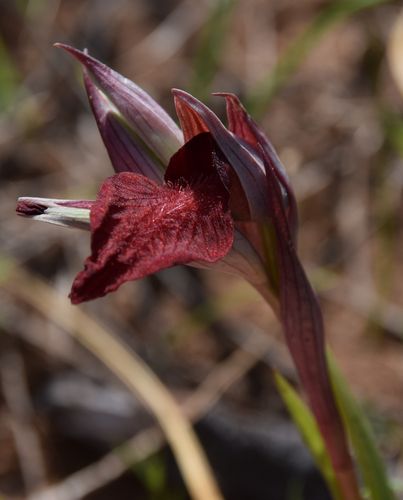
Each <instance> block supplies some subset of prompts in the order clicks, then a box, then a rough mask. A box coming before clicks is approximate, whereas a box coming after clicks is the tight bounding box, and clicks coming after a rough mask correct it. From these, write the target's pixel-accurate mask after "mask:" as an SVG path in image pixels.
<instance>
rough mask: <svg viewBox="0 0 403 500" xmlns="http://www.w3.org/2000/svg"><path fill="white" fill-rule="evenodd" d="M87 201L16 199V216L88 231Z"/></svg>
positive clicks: (88, 203)
mask: <svg viewBox="0 0 403 500" xmlns="http://www.w3.org/2000/svg"><path fill="white" fill-rule="evenodd" d="M93 203H94V202H93V201H89V200H57V199H52V198H29V197H21V198H18V202H17V208H16V211H17V214H18V215H21V216H23V217H29V218H31V219H34V220H39V221H42V222H48V223H50V224H56V225H58V226H64V227H75V228H78V229H87V230H89V229H90V209H91V206H92V204H93Z"/></svg>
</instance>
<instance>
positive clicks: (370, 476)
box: [328, 352, 395, 500]
mask: <svg viewBox="0 0 403 500" xmlns="http://www.w3.org/2000/svg"><path fill="white" fill-rule="evenodd" d="M328 365H329V372H330V377H331V379H332V383H333V389H334V393H335V396H336V400H337V403H338V405H339V409H340V412H341V414H342V417H343V420H344V424H345V426H346V428H347V431H348V434H349V436H350V440H351V443H352V446H353V449H354V454H355V457H356V459H357V463H358V466H359V468H360V471H361V474H362V478H363V481H364V486H365V490H366V493H367V494H368V498H370V499H371V500H394V499H395V496H394V494H393V492H392V488H391V486H390V485H389V482H388V478H387V474H386V470H385V466H384V464H383V460H382V458H381V456H380V455H379V453H378V450H377V448H376V445H375V440H374V436H373V434H372V430H371V427H370V425H369V422H368V420H367V418H366V417H365V415H364V413H363V412H362V410H361V408H360V407H359V405H358V404H357V402H356V401H355V400H354V397H353V396H352V394H351V392H350V390H349V389H348V387H347V384H346V382H345V380H344V379H343V377H342V375H341V373H340V371H339V369H338V368H337V366H336V363H335V361H334V359H333V357H332V356H331V354H330V353H329V352H328Z"/></svg>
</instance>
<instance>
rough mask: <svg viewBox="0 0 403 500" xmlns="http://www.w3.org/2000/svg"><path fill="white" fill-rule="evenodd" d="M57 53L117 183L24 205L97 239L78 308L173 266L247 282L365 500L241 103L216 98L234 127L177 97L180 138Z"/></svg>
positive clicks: (274, 192)
mask: <svg viewBox="0 0 403 500" xmlns="http://www.w3.org/2000/svg"><path fill="white" fill-rule="evenodd" d="M58 46H59V47H62V48H64V49H65V50H67V51H68V52H69V53H70V54H72V55H73V56H74V57H76V58H77V59H78V60H79V61H80V62H81V63H82V65H83V66H84V82H85V87H86V91H87V94H88V97H89V100H90V103H91V107H92V111H93V113H94V116H95V119H96V122H97V125H98V128H99V131H100V134H101V136H102V139H103V141H104V144H105V146H106V149H107V151H108V153H109V156H110V159H111V162H112V165H113V167H114V169H115V171H116V172H117V173H116V175H114V176H113V177H110V178H109V179H107V180H106V181H105V182H104V183H103V185H102V186H101V189H100V191H99V194H98V197H97V199H96V201H92V202H91V201H85V200H78V201H72V202H69V201H67V200H53V199H41V198H20V199H19V203H18V206H17V213H18V214H19V215H24V216H27V217H33V218H34V219H38V220H44V221H46V222H52V223H56V224H61V225H65V226H74V227H86V228H90V229H91V250H92V252H91V255H90V256H89V257H88V258H87V260H86V262H85V266H84V270H83V271H81V272H80V273H79V274H78V276H77V277H76V279H75V281H74V283H73V287H72V291H71V295H70V297H71V300H72V302H73V303H80V302H83V301H85V300H90V299H93V298H96V297H100V296H102V295H105V294H107V293H109V292H111V291H113V290H116V289H117V288H118V287H119V286H120V285H121V284H122V283H124V282H126V281H129V280H134V279H139V278H141V277H144V276H146V275H148V274H151V273H154V272H156V271H158V270H159V269H162V268H165V267H169V266H173V265H175V264H193V265H194V264H197V265H200V266H201V267H210V266H215V268H217V269H224V270H230V271H231V272H235V273H237V274H238V275H240V276H242V277H244V278H246V279H247V280H248V281H249V282H251V283H252V284H253V285H254V286H255V287H256V288H257V289H258V290H259V291H260V292H261V293H262V294H263V295H264V297H265V298H266V299H267V300H268V301H269V302H270V303H271V305H272V306H273V308H274V310H275V311H276V313H277V314H278V316H279V318H280V320H281V322H282V324H283V326H284V330H285V336H286V339H287V344H288V346H289V349H290V352H291V355H292V357H293V359H294V362H295V365H296V367H297V370H298V373H299V375H300V378H301V382H302V384H303V386H304V388H305V390H306V393H307V396H308V399H309V402H310V405H311V408H312V411H313V412H314V414H315V416H316V419H317V421H318V424H319V427H320V429H321V431H322V434H323V437H324V439H325V441H326V444H327V447H328V451H329V454H330V456H331V459H332V462H333V466H334V470H335V473H336V475H337V478H338V480H339V483H340V485H341V488H342V491H343V492H344V493H345V498H346V499H349V500H350V499H354V500H355V499H357V498H359V494H358V490H357V485H356V480H355V476H354V471H353V466H352V462H351V457H350V455H349V451H348V445H347V442H346V437H345V434H344V430H343V426H342V423H341V420H340V417H339V415H338V412H337V409H336V405H335V402H334V398H333V394H332V390H331V385H330V381H329V376H328V373H327V368H326V359H325V353H324V331H323V320H322V315H321V311H320V308H319V304H318V302H317V299H316V297H315V294H314V292H313V290H312V288H311V286H310V284H309V281H308V279H307V277H306V275H305V273H304V270H303V268H302V265H301V263H300V261H299V258H298V255H297V252H296V239H297V225H298V217H297V207H296V202H295V198H294V194H293V191H292V189H291V187H290V185H289V183H288V179H287V175H286V173H285V170H284V168H283V167H282V165H281V163H280V160H279V158H278V156H277V155H276V153H275V151H274V149H273V147H272V145H271V144H270V142H269V141H268V140H267V138H266V137H265V135H264V134H263V132H262V131H261V130H260V129H259V128H258V126H257V125H256V124H255V122H254V121H253V120H252V118H251V117H250V116H249V115H248V114H247V112H246V111H245V109H244V108H243V107H242V105H241V103H240V102H239V100H238V98H237V97H236V96H234V95H232V94H218V95H221V96H224V97H225V99H226V105H227V117H228V128H227V127H225V126H224V125H223V123H222V122H221V121H220V120H219V118H218V117H217V116H216V115H215V114H214V113H213V112H212V111H211V110H210V109H209V108H208V107H207V106H205V105H204V104H203V103H201V102H200V101H198V100H197V99H196V98H194V97H193V96H191V95H190V94H187V93H186V92H184V91H182V90H176V89H175V90H174V91H173V94H174V100H175V106H176V111H177V114H178V117H179V121H180V124H181V128H182V130H180V129H179V127H177V125H176V124H175V123H174V122H173V121H172V119H171V118H170V117H169V116H168V115H167V114H166V112H165V111H164V110H163V109H162V108H161V107H160V106H159V105H158V104H157V103H156V102H155V101H154V100H153V99H152V98H151V97H150V96H149V95H148V94H146V93H145V92H144V91H143V90H142V89H140V88H139V87H137V86H136V85H135V84H134V83H133V82H130V81H128V80H127V79H126V78H124V77H122V76H121V75H119V74H118V73H116V72H115V71H113V70H111V69H110V68H108V67H107V66H105V65H104V64H102V63H101V62H99V61H97V60H96V59H94V58H92V57H90V56H89V55H88V54H86V53H85V52H81V51H79V50H77V49H74V48H72V47H69V46H66V45H62V44H58ZM183 138H184V140H185V143H184V141H183ZM164 171H165V174H164Z"/></svg>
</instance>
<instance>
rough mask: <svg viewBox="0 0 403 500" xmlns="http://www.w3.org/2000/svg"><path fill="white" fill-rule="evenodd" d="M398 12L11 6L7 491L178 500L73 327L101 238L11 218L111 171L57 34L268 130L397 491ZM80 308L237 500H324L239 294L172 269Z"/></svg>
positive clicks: (278, 350) (262, 315)
mask: <svg viewBox="0 0 403 500" xmlns="http://www.w3.org/2000/svg"><path fill="white" fill-rule="evenodd" d="M401 9H402V4H401V2H393V1H387V0H383V1H382V0H351V1H342V0H337V1H325V0H322V1H320V0H299V1H298V2H295V1H292V0H281V1H280V0H248V1H245V0H238V1H237V0H198V1H194V0H166V1H162V0H115V1H114V2H109V1H107V0H80V1H78V0H15V1H13V0H0V113H1V114H0V181H1V182H0V190H1V194H0V206H1V210H0V218H1V233H0V242H1V251H0V252H1V253H0V329H1V335H0V342H1V350H0V393H1V399H0V496H1V498H5V499H20V498H29V499H31V500H53V499H55V500H59V499H60V500H62V499H63V500H72V499H79V498H88V499H94V500H95V499H96V500H98V499H99V500H100V499H111V498H113V499H126V498H127V499H129V498H130V499H132V498H136V499H151V500H161V499H167V500H174V499H183V498H187V494H186V491H185V488H184V486H183V484H182V482H181V479H180V475H179V473H178V471H177V468H176V465H175V462H174V460H173V458H172V455H171V453H170V451H169V449H168V448H167V447H166V446H164V442H163V440H160V441H158V440H157V442H156V441H155V439H153V436H154V434H153V432H152V431H151V432H150V429H154V427H155V421H154V420H153V418H152V417H151V416H150V415H149V414H148V412H147V411H146V410H145V409H144V407H143V405H142V404H141V402H140V401H138V400H137V399H136V398H135V397H134V396H133V394H131V393H130V392H129V391H128V390H127V389H125V388H124V387H123V385H122V384H121V383H120V382H119V381H118V380H117V379H116V378H115V377H114V376H113V375H112V374H111V373H110V371H109V370H108V369H107V368H106V367H105V366H104V365H103V364H102V363H101V362H100V361H99V360H97V358H96V356H94V355H93V354H91V353H90V352H89V351H88V350H85V349H84V348H83V347H81V346H80V345H79V344H78V343H77V342H76V341H75V340H74V338H72V336H71V335H70V333H69V328H68V327H66V323H68V321H66V317H67V316H68V318H69V321H71V322H72V323H74V321H76V319H77V318H76V317H75V312H74V311H75V308H73V307H70V306H68V298H67V296H68V293H69V288H70V286H71V283H72V280H73V278H74V276H75V274H76V273H77V272H78V271H79V270H80V269H81V266H82V262H83V260H84V258H85V257H86V256H87V255H88V253H89V235H88V234H87V233H84V232H81V231H79V230H67V229H61V228H58V227H55V226H48V225H46V224H40V223H35V222H33V221H29V220H24V219H22V218H18V217H17V216H16V215H15V213H14V210H15V200H16V198H17V197H18V196H41V197H54V198H73V199H74V198H76V199H77V198H78V199H79V198H93V197H94V196H95V195H96V192H97V189H98V187H99V185H100V184H101V182H102V181H103V179H104V178H105V177H107V176H109V175H111V173H112V169H111V166H110V163H109V159H108V157H107V154H106V152H105V150H104V147H103V145H102V143H101V140H100V137H99V135H98V130H97V128H96V125H95V123H94V120H93V118H92V116H91V114H90V111H89V107H88V104H87V102H86V97H85V92H84V90H83V87H82V82H81V74H80V69H79V67H78V64H76V63H74V62H73V61H72V60H71V59H70V58H69V56H67V55H66V54H65V53H63V52H62V51H60V50H58V49H56V48H53V47H52V44H53V43H54V42H57V41H58V42H65V43H69V44H71V45H74V46H76V47H78V48H85V47H86V48H88V50H89V52H90V53H91V54H92V55H94V56H95V57H97V58H98V59H101V60H102V61H103V62H105V63H106V64H108V65H109V66H112V67H113V68H114V69H116V70H118V71H119V72H121V73H123V74H124V75H125V76H127V77H129V78H130V79H132V80H134V81H135V82H136V83H137V84H139V85H141V86H142V87H143V88H144V89H146V90H147V91H148V92H149V93H150V94H151V95H152V96H153V97H155V98H156V99H157V100H158V101H159V102H160V103H161V104H162V105H164V106H165V107H166V109H167V110H168V111H169V112H171V113H172V115H173V116H174V110H173V104H172V99H171V95H170V89H171V88H172V87H179V88H183V89H185V90H187V91H190V92H192V93H194V94H195V95H196V96H198V97H199V98H202V99H203V100H205V102H207V103H208V104H209V105H210V106H211V107H212V108H213V109H214V110H215V111H216V112H217V113H218V114H219V115H220V116H223V111H224V109H223V102H222V100H221V99H220V98H217V97H212V96H211V95H210V93H211V92H214V91H216V92H217V91H229V92H235V93H236V94H238V95H239V96H240V98H241V99H242V100H243V102H245V103H246V105H247V107H248V109H249V110H250V111H251V112H252V113H253V115H254V116H255V117H256V118H257V119H258V120H259V121H260V123H261V124H262V127H263V128H264V130H265V131H266V132H267V134H268V136H269V137H270V139H271V141H272V142H273V144H274V146H275V148H276V149H277V151H278V153H279V155H280V157H281V159H282V161H283V163H284V164H285V166H286V168H287V171H288V173H289V175H290V177H291V181H292V184H293V186H294V188H295V192H296V195H297V199H298V202H299V207H300V219H301V225H300V238H299V248H300V254H301V257H302V260H303V262H304V265H305V266H306V268H307V270H308V272H309V275H310V277H311V279H312V281H313V283H314V285H315V287H316V289H317V290H318V294H319V296H320V299H321V303H322V305H323V311H324V315H325V321H326V328H327V335H328V342H329V344H330V345H331V347H332V349H333V351H334V353H335V356H336V358H337V360H338V362H339V364H340V366H341V368H342V370H343V372H344V374H345V376H346V378H347V379H348V381H349V383H350V385H351V388H352V390H353V392H354V393H355V394H356V396H357V398H358V400H359V401H360V402H361V404H362V405H363V407H364V408H365V411H366V414H367V416H368V417H369V419H370V421H371V423H372V426H373V429H374V432H375V435H376V439H377V442H378V445H379V447H380V449H381V451H382V455H383V456H384V458H385V461H386V463H387V465H388V470H389V472H390V475H391V477H392V478H393V481H394V485H395V486H396V489H397V491H403V488H402V487H403V462H402V459H403V454H402V450H403V448H402V447H403V425H402V424H403V263H402V259H401V258H400V256H401V254H402V250H403V233H402V217H403V212H402V197H401V193H402V184H403V100H402V94H401V93H399V87H400V89H401V90H402V91H403V83H402V65H403V27H402V24H403V21H402V16H403V14H402V10H401ZM399 15H400V21H399ZM399 22H400V27H399ZM54 296H57V297H60V296H62V297H63V298H64V299H65V303H66V306H65V307H64V306H63V307H60V309H58V308H55V307H54V306H53V305H52V304H53V302H52V300H53V299H52V297H54ZM61 302H63V300H62V301H61ZM57 303H58V304H59V303H60V300H59V301H58V302H57ZM80 310H82V311H83V312H84V318H89V317H92V318H96V319H97V321H98V322H99V323H100V324H102V325H103V327H104V328H105V329H106V330H107V331H108V332H110V333H111V334H113V335H115V336H117V337H118V338H121V339H123V340H124V341H125V342H126V343H127V344H129V345H130V346H131V347H132V348H133V349H134V350H135V351H136V352H137V353H138V354H139V355H140V356H141V358H142V359H143V360H144V361H145V362H146V363H147V364H148V365H149V366H150V367H152V369H153V370H154V371H155V372H156V373H157V374H158V375H159V377H160V378H161V379H162V380H163V382H164V383H165V384H166V385H167V387H168V388H169V389H170V391H171V392H172V393H173V394H174V396H175V397H176V398H177V400H178V401H181V402H184V401H189V398H190V399H191V398H192V397H193V401H195V402H196V403H195V406H194V408H193V413H192V417H193V418H194V420H195V421H196V422H197V423H196V430H197V432H198V435H199V437H200V439H201V441H202V443H203V446H204V447H205V449H206V452H207V454H208V456H209V458H210V462H211V464H212V467H213V469H214V471H215V473H216V476H217V478H218V480H219V482H220V485H221V487H222V489H223V493H224V496H225V498H226V499H228V500H238V499H239V500H248V499H251V500H259V499H266V500H267V499H269V500H300V499H310V500H314V499H321V500H323V499H326V498H329V497H328V494H327V492H326V489H325V486H324V485H323V483H322V480H321V478H320V477H319V474H318V473H317V472H316V470H315V468H314V466H313V464H312V461H311V458H310V456H309V453H308V452H307V450H306V449H305V447H304V445H303V444H302V443H301V441H300V438H299V436H298V433H297V431H296V430H295V428H294V425H293V424H292V422H290V420H289V417H288V415H287V412H286V410H285V408H284V406H283V404H282V402H281V399H280V398H279V396H278V394H277V392H276V389H275V385H274V383H273V379H272V369H273V368H275V369H278V370H280V371H281V372H282V373H283V374H284V375H285V376H286V377H287V378H288V379H289V380H290V381H292V382H296V377H295V372H294V369H293V367H292V363H291V362H290V359H289V356H288V353H287V350H286V349H285V347H284V344H283V338H282V334H281V331H280V328H279V326H278V323H277V321H276V320H275V318H274V316H273V314H272V312H271V311H270V309H269V307H268V306H266V305H265V303H264V302H263V301H262V300H261V299H260V298H259V296H258V295H257V294H256V292H254V291H253V290H252V289H251V288H250V287H249V286H248V285H247V284H246V283H244V282H242V281H240V280H238V279H236V278H234V277H231V276H226V275H219V274H216V273H214V272H201V271H198V270H195V269H191V268H184V267H183V268H182V267H177V268H173V269H169V270H166V271H163V272H160V273H158V274H156V275H155V276H152V277H150V278H147V279H144V280H141V281H139V282H135V283H128V284H125V285H124V286H123V287H122V288H121V289H120V290H119V291H118V292H116V293H114V294H111V295H109V296H108V297H106V298H103V299H100V300H97V301H95V302H93V303H90V304H86V305H83V306H80ZM66 315H67V316H66ZM77 321H78V320H77ZM84 323H85V322H84ZM83 328H85V324H84V326H83ZM154 437H155V436H154ZM130 443H132V446H130ZM401 498H403V495H402V496H401ZM206 500H208V499H206Z"/></svg>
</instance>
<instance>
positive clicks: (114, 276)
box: [70, 134, 234, 304]
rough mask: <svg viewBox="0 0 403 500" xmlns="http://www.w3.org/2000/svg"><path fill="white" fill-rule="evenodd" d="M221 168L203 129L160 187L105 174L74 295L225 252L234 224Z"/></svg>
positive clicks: (78, 298) (86, 295)
mask: <svg viewBox="0 0 403 500" xmlns="http://www.w3.org/2000/svg"><path fill="white" fill-rule="evenodd" d="M220 168H225V165H224V163H223V162H222V161H221V160H220V159H219V158H218V152H217V151H216V150H215V148H214V145H213V141H212V139H211V137H210V135H209V134H200V135H198V136H196V137H195V138H194V139H192V140H191V141H189V142H187V143H186V144H185V145H184V146H183V147H182V148H181V149H180V150H179V151H178V152H177V153H176V154H175V155H174V156H173V157H172V159H171V161H170V163H169V165H168V168H167V171H166V173H165V183H164V184H162V185H161V184H158V183H156V182H155V181H153V180H151V179H148V178H147V177H145V176H142V175H139V174H134V173H132V172H123V173H120V174H117V175H114V176H113V177H110V178H109V179H107V180H106V181H105V182H104V183H103V185H102V188H101V190H100V192H99V194H98V198H97V200H96V202H95V203H94V205H93V206H92V208H91V233H92V238H91V241H92V243H91V247H92V254H91V256H90V257H88V259H87V260H86V262H85V268H84V270H83V271H81V273H79V275H78V276H77V277H76V279H75V280H74V283H73V287H72V291H71V295H70V297H71V301H72V302H73V303H75V304H77V303H80V302H82V301H83V300H91V299H94V298H96V297H100V296H102V295H105V294H106V293H108V292H111V291H113V290H116V289H117V288H118V287H119V286H120V285H121V284H122V283H124V282H125V281H128V280H134V279H139V278H142V277H144V276H147V275H149V274H152V273H154V272H156V271H158V270H159V269H163V268H166V267H170V266H173V265H175V264H183V263H188V262H193V261H198V260H200V261H203V262H206V263H214V262H216V261H217V260H219V259H221V258H222V257H224V256H225V255H226V254H227V253H228V252H229V250H230V249H231V247H232V243H233V239H234V224H233V220H232V217H231V213H230V211H229V208H228V198H229V193H228V190H227V188H226V187H225V185H224V183H223V181H222V179H221V178H220V175H219V174H218V171H219V170H220Z"/></svg>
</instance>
